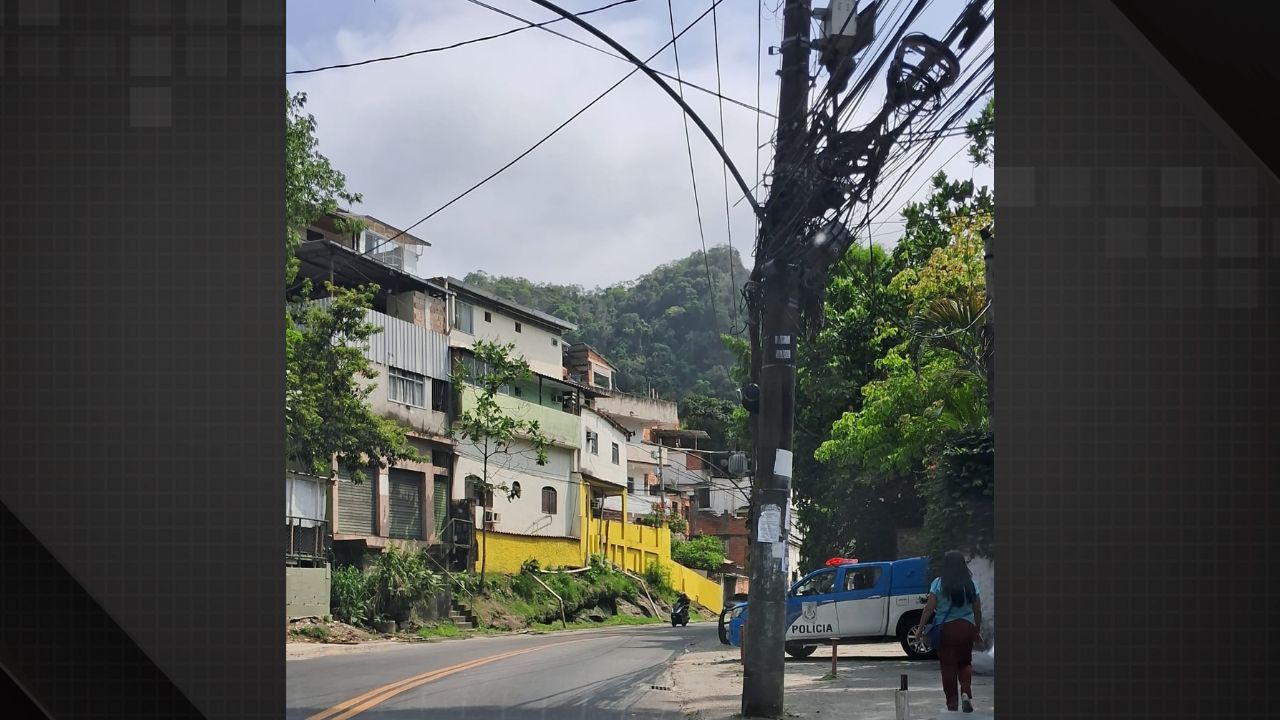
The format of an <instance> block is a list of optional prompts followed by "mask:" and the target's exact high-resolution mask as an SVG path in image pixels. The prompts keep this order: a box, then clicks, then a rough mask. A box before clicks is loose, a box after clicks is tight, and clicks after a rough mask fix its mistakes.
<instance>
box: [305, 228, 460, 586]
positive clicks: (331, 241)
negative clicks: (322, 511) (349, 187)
mask: <svg viewBox="0 0 1280 720" xmlns="http://www.w3.org/2000/svg"><path fill="white" fill-rule="evenodd" d="M344 217H357V218H358V219H360V220H362V221H364V222H365V223H368V224H370V225H371V227H373V228H377V230H366V231H364V232H362V233H358V234H354V235H352V234H344V233H342V232H340V231H338V230H337V229H336V228H337V226H338V225H340V223H339V222H338V221H340V220H342V219H343V218H344ZM398 232H399V231H397V230H395V229H394V228H389V227H387V226H386V225H385V224H383V223H381V222H379V221H376V220H375V219H373V218H369V217H368V216H346V215H344V214H335V215H331V216H328V217H326V218H322V219H321V220H319V221H317V222H316V223H315V224H313V225H312V227H310V228H308V230H307V237H308V238H310V239H309V240H306V241H304V242H303V243H302V244H301V246H300V247H299V248H298V250H297V256H298V259H299V284H300V282H301V279H302V278H308V279H311V280H312V281H313V291H314V292H315V296H314V297H313V299H312V301H314V302H321V303H323V302H326V299H325V295H326V293H325V292H324V290H323V284H324V282H325V281H329V282H332V283H333V284H334V285H337V286H339V287H353V286H356V285H367V284H369V283H375V284H377V285H378V288H379V290H378V292H377V294H376V296H375V297H374V300H373V307H372V309H370V310H369V311H368V320H369V321H370V322H372V323H373V324H375V325H377V326H378V327H379V328H381V332H379V333H377V334H375V335H374V336H373V337H372V338H371V339H370V342H369V346H368V347H367V348H366V350H365V355H366V357H367V358H368V359H369V360H370V361H371V362H372V364H373V366H374V369H375V370H376V372H377V373H378V377H377V378H376V379H374V380H372V381H371V382H372V383H373V384H374V386H375V387H374V390H373V392H372V394H371V395H370V397H369V404H370V407H371V409H372V410H373V411H374V412H375V413H376V414H378V415H381V416H383V417H387V418H391V419H393V420H396V421H397V422H399V423H400V424H401V425H402V426H404V428H405V434H406V436H407V438H408V440H409V443H410V444H411V445H413V446H414V448H415V449H417V450H418V451H419V454H420V455H422V456H423V458H424V460H423V461H421V462H403V463H399V464H397V465H396V466H395V467H386V468H376V467H375V468H371V469H370V472H369V473H367V479H366V481H365V482H362V483H356V482H353V480H352V479H351V478H346V477H342V476H339V477H338V478H337V480H336V481H335V482H333V483H330V484H329V486H328V487H327V488H326V492H325V495H326V501H327V505H328V510H327V513H326V515H327V522H328V524H329V531H330V535H331V537H332V541H333V555H334V557H335V558H336V559H337V560H338V561H339V562H355V563H360V562H363V560H364V557H365V556H366V554H367V553H368V552H370V551H373V552H377V551H380V550H381V549H382V548H385V547H386V546H387V544H388V543H390V542H392V541H395V542H399V543H401V544H404V545H408V546H410V547H422V548H428V549H432V550H435V551H442V550H443V549H444V548H442V547H441V541H442V539H443V537H442V535H443V532H444V530H445V525H446V522H447V520H448V517H449V511H448V503H449V497H450V492H451V490H450V488H451V486H452V484H453V481H452V477H453V470H452V468H453V441H452V440H451V439H449V437H448V414H449V411H450V401H451V398H452V395H453V391H452V388H451V386H450V372H449V371H450V359H449V343H448V337H447V335H446V334H445V331H446V330H447V329H448V328H447V326H446V324H445V322H444V321H445V318H446V317H447V316H446V311H447V306H448V296H449V291H448V290H447V289H446V288H444V287H443V286H441V285H439V284H437V283H432V282H429V281H427V280H425V279H423V278H421V277H417V276H415V275H413V274H411V273H409V272H406V271H405V270H402V269H398V268H397V267H395V266H394V265H393V264H389V263H388V258H389V257H390V256H391V255H392V254H394V251H393V250H391V249H387V248H380V247H378V244H379V241H378V240H375V239H374V238H375V237H376V238H381V239H382V240H383V241H385V239H386V238H388V237H392V236H394V235H396V234H397V233H398ZM391 245H394V246H396V247H403V248H421V247H425V246H426V243H425V242H423V241H421V240H418V239H417V238H413V237H412V236H408V235H401V236H400V237H398V238H396V241H395V242H393V243H391ZM370 250H376V251H377V252H376V253H372V252H368V251H370ZM375 254H376V255H377V256H378V257H377V259H375ZM412 254H413V253H412V252H410V251H405V255H412ZM444 554H445V553H444V552H436V553H435V555H436V556H437V557H438V558H440V559H441V560H443V556H444Z"/></svg>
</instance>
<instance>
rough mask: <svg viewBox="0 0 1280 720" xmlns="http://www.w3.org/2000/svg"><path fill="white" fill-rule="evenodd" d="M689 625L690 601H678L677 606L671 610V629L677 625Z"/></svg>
mask: <svg viewBox="0 0 1280 720" xmlns="http://www.w3.org/2000/svg"><path fill="white" fill-rule="evenodd" d="M688 624H689V599H688V598H680V599H679V600H676V604H675V606H673V607H672V608H671V627H675V626H677V625H681V626H686V625H688Z"/></svg>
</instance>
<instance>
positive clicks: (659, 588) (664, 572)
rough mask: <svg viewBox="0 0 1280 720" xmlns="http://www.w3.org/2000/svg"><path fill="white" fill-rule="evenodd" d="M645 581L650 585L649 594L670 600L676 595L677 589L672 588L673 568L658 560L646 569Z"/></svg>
mask: <svg viewBox="0 0 1280 720" xmlns="http://www.w3.org/2000/svg"><path fill="white" fill-rule="evenodd" d="M644 581H645V583H647V584H648V585H649V592H651V593H653V594H655V595H660V596H662V597H664V598H669V597H671V596H673V595H674V594H675V588H673V587H672V586H671V568H669V567H667V566H666V565H663V564H662V563H661V562H659V561H657V560H654V561H653V562H651V563H649V567H647V568H645V571H644Z"/></svg>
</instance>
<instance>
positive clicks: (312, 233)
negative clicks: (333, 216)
mask: <svg viewBox="0 0 1280 720" xmlns="http://www.w3.org/2000/svg"><path fill="white" fill-rule="evenodd" d="M323 239H324V233H322V232H320V231H319V230H312V229H311V228H307V242H314V241H316V240H323Z"/></svg>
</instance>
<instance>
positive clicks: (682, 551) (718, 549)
mask: <svg viewBox="0 0 1280 720" xmlns="http://www.w3.org/2000/svg"><path fill="white" fill-rule="evenodd" d="M671 559H672V560H675V561H676V562H678V563H680V564H681V565H683V566H685V567H688V568H694V569H697V570H705V571H707V572H720V571H721V570H723V569H724V541H722V540H721V539H720V538H718V537H715V536H713V535H699V536H697V537H695V538H691V539H690V540H688V541H683V542H682V541H679V540H677V541H675V542H673V543H672V544H671Z"/></svg>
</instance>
